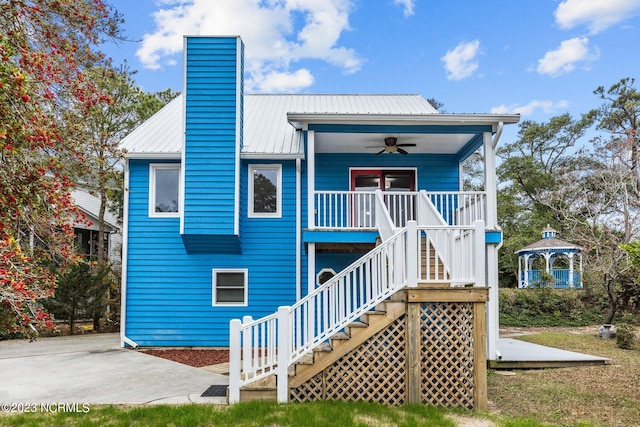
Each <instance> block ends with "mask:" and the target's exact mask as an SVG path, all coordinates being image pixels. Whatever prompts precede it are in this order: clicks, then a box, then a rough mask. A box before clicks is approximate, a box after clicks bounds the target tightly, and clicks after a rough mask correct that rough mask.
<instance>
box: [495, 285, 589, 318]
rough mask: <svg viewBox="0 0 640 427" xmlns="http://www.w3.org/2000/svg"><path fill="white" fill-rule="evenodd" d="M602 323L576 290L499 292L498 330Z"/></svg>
mask: <svg viewBox="0 0 640 427" xmlns="http://www.w3.org/2000/svg"><path fill="white" fill-rule="evenodd" d="M601 321H602V311H601V310H600V309H599V306H598V305H597V304H593V302H592V299H591V298H590V295H589V294H587V293H586V292H585V291H583V290H580V289H551V288H537V289H501V290H500V324H501V325H502V326H586V325H592V324H596V323H599V322H601Z"/></svg>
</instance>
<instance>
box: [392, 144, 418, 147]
mask: <svg viewBox="0 0 640 427" xmlns="http://www.w3.org/2000/svg"><path fill="white" fill-rule="evenodd" d="M396 147H416V144H396Z"/></svg>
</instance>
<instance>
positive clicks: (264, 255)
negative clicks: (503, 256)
mask: <svg viewBox="0 0 640 427" xmlns="http://www.w3.org/2000/svg"><path fill="white" fill-rule="evenodd" d="M242 59H243V45H242V41H241V40H240V38H238V37H222V38H215V37H187V38H185V73H186V75H185V86H184V90H183V94H182V95H180V96H179V97H177V98H176V99H174V100H173V101H171V102H170V103H169V104H168V105H167V106H165V107H164V108H163V109H162V110H160V111H159V112H158V113H157V114H156V115H154V116H153V117H151V118H150V119H149V120H148V121H146V122H145V123H143V124H142V125H141V126H140V127H138V128H137V129H136V130H135V131H133V132H132V133H131V134H130V135H128V136H127V137H126V138H125V139H124V140H123V141H122V148H124V149H125V150H126V167H125V189H126V196H125V217H124V243H123V292H122V302H123V309H122V316H123V319H122V327H121V336H122V345H132V346H137V345H139V346H228V345H229V344H230V338H229V337H230V330H229V325H230V320H231V319H241V318H243V317H244V316H252V317H253V318H254V319H257V318H260V317H262V316H267V315H270V314H272V313H275V311H276V310H277V309H278V307H279V306H290V305H294V304H296V302H297V301H300V300H301V299H302V298H304V297H305V296H306V295H308V294H309V293H310V292H312V291H314V290H316V289H319V287H320V285H321V284H323V285H322V286H325V285H326V284H329V283H332V282H333V281H334V280H333V279H332V278H333V277H334V275H336V274H337V275H336V276H335V278H336V279H335V280H338V278H339V277H344V274H343V273H344V272H345V269H347V271H351V270H349V269H353V268H354V266H359V267H358V268H360V270H358V271H359V272H360V273H358V274H360V276H358V277H357V278H354V279H352V280H353V281H352V282H350V283H356V282H359V283H361V284H363V283H364V282H365V281H366V282H368V283H373V282H375V283H382V282H381V281H380V280H383V279H384V282H385V284H386V283H387V280H390V281H393V282H394V283H393V286H395V288H394V289H397V287H398V286H399V287H403V286H404V285H405V284H406V285H410V286H415V285H416V284H417V285H424V286H426V287H429V286H430V287H434V288H439V287H445V288H448V287H452V286H453V287H456V286H478V285H479V286H489V287H490V290H489V307H488V316H487V322H488V331H489V358H490V359H493V358H495V357H496V348H495V345H496V340H497V331H498V323H497V322H498V317H497V316H498V313H497V308H498V305H497V295H498V292H497V287H498V271H497V259H498V257H497V254H498V248H499V246H500V244H501V238H502V236H501V232H500V229H499V227H498V224H497V211H496V176H495V148H496V144H497V142H498V139H499V137H500V134H501V132H502V127H503V125H505V124H513V123H516V122H518V120H519V116H518V115H494V114H439V113H438V112H437V111H436V110H435V109H434V108H433V107H432V106H431V105H430V104H429V103H428V102H427V101H426V100H425V99H424V98H423V97H421V96H419V95H310V94H301V95H262V94H261V95H253V94H251V95H249V94H244V92H243V63H242ZM477 150H483V158H484V168H485V171H486V173H485V182H484V188H485V189H486V191H484V192H464V191H462V190H463V189H462V182H463V179H462V167H461V163H462V162H463V161H464V160H465V159H466V158H467V157H469V156H470V155H472V154H473V153H475V152H476V151H477ZM414 221H417V225H416V223H414ZM478 221H482V222H478ZM410 227H413V228H410ZM416 227H417V229H418V230H419V233H420V234H419V236H421V237H420V239H422V240H421V241H422V243H421V245H420V248H417V247H412V248H409V247H408V246H402V245H396V246H394V248H395V249H394V250H393V251H388V252H387V253H385V255H384V256H383V257H377V258H371V259H368V258H362V257H363V256H366V255H367V254H374V253H375V254H378V253H379V252H380V250H382V249H384V248H388V247H390V246H389V244H390V243H393V242H395V241H396V240H397V239H399V238H403V239H404V238H405V237H403V236H405V234H403V233H409V232H408V231H406V230H408V229H411V230H415V228H416ZM428 227H431V228H428ZM478 227H480V228H478ZM414 233H415V231H414ZM407 236H408V234H407ZM414 237H415V236H414ZM410 238H411V236H409V237H407V239H410ZM424 239H427V241H428V242H427V243H424V242H425V240H424ZM407 241H410V240H407ZM385 245H386V246H385ZM405 247H406V248H407V250H408V251H409V252H412V251H415V250H418V251H423V253H427V252H429V253H432V254H435V255H433V257H434V259H435V261H433V262H432V263H424V262H418V259H417V258H416V259H414V261H413V263H414V264H415V265H413V267H412V268H413V270H411V269H409V270H406V271H409V273H406V272H405V271H404V270H403V271H400V270H399V269H395V270H393V272H392V271H391V269H392V266H391V260H392V259H394V260H398V259H403V260H404V259H405V258H407V259H408V258H409V257H406V256H405V254H404V250H405ZM376 248H378V249H376ZM385 250H387V249H385ZM376 251H377V252H376ZM465 251H466V252H465ZM363 259H365V261H363ZM381 274H383V275H385V277H384V278H381ZM385 286H386V285H385ZM332 292H333V291H332ZM362 292H363V293H362V294H361V295H360V296H359V303H363V302H366V301H368V298H370V297H371V298H372V297H373V296H372V295H370V294H369V293H368V291H362ZM338 295H339V293H338V292H337V291H336V292H334V293H332V294H330V295H329V294H327V295H326V296H327V298H326V301H325V302H327V303H329V304H330V302H328V301H329V299H331V298H334V297H335V298H336V300H335V301H334V303H335V304H337V305H336V306H335V307H337V309H338V310H339V311H341V312H342V311H344V312H347V311H349V310H350V309H352V308H353V307H351V305H352V302H344V301H342V300H339V298H341V297H339V296H338ZM320 304H321V303H320V302H317V304H316V305H315V306H314V307H315V309H316V310H320V308H319V305H320ZM325 320H326V319H325ZM298 321H299V320H298ZM296 322H297V321H296ZM294 323H295V322H294ZM304 327H305V326H301V325H300V324H298V323H295V325H294V326H293V328H294V329H296V330H299V329H300V328H304ZM309 329H312V328H311V327H309ZM307 332H309V331H307ZM245 360H246V358H245Z"/></svg>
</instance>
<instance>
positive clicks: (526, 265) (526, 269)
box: [524, 254, 531, 288]
mask: <svg viewBox="0 0 640 427" xmlns="http://www.w3.org/2000/svg"><path fill="white" fill-rule="evenodd" d="M530 258H531V255H529V254H526V255H525V256H524V287H525V288H528V287H529V270H531V261H530V260H529V259H530Z"/></svg>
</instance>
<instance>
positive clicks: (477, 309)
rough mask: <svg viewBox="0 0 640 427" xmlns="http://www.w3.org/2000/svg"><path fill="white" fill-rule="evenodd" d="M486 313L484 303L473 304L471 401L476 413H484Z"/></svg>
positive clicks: (486, 403)
mask: <svg viewBox="0 0 640 427" xmlns="http://www.w3.org/2000/svg"><path fill="white" fill-rule="evenodd" d="M486 343H487V312H486V305H485V303H484V302H474V303H473V401H474V408H475V410H476V411H486V410H487V408H488V402H487V401H488V398H487V347H486Z"/></svg>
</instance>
